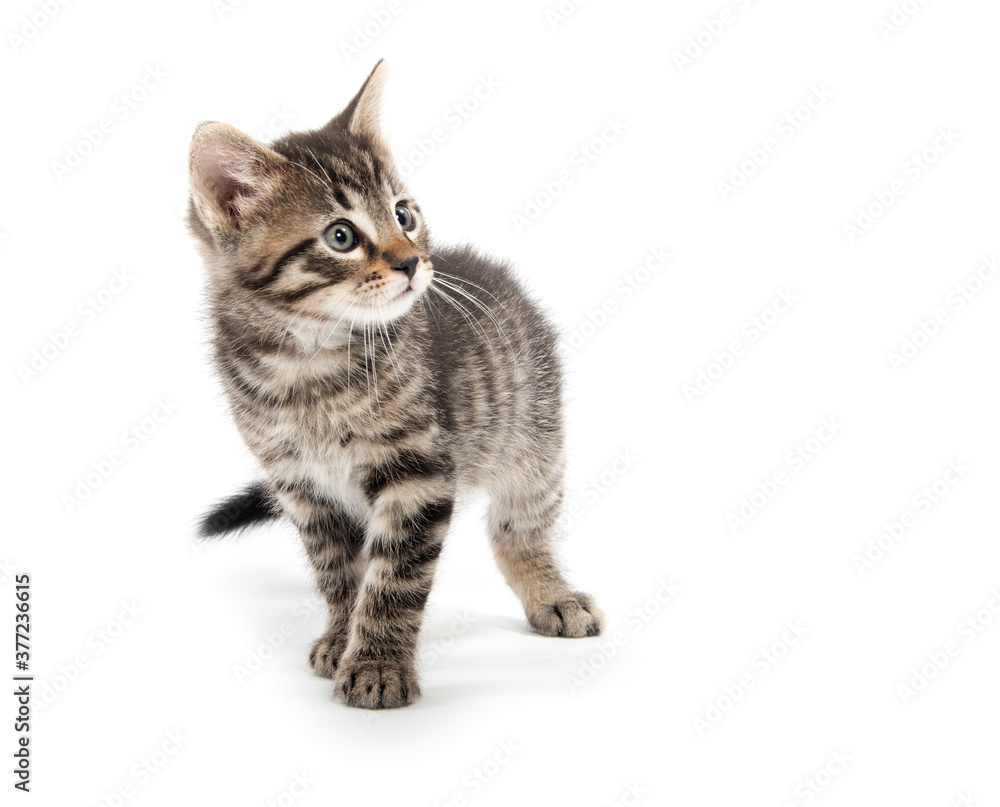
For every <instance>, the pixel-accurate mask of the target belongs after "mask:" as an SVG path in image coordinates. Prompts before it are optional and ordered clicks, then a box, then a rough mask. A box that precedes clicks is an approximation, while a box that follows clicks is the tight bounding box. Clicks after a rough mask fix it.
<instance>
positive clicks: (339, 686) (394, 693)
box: [333, 658, 420, 709]
mask: <svg viewBox="0 0 1000 807" xmlns="http://www.w3.org/2000/svg"><path fill="white" fill-rule="evenodd" d="M333 692H334V695H336V696H337V697H338V698H340V700H341V701H343V702H344V703H345V704H346V705H347V706H354V707H357V708H359V709H395V708H397V707H399V706H408V705H409V704H411V703H413V701H415V700H416V699H417V698H419V697H420V686H419V685H418V683H417V674H416V671H415V670H414V669H413V664H412V663H411V662H409V661H405V662H401V661H387V660H383V659H352V658H345V659H343V660H342V661H341V662H340V665H339V666H338V667H337V672H336V674H335V675H334V677H333Z"/></svg>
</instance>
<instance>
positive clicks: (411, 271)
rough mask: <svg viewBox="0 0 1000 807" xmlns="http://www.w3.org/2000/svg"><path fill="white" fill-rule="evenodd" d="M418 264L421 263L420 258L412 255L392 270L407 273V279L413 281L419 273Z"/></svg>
mask: <svg viewBox="0 0 1000 807" xmlns="http://www.w3.org/2000/svg"><path fill="white" fill-rule="evenodd" d="M418 263H420V258H418V257H417V256H416V255H411V256H410V257H409V258H406V259H404V260H401V261H400V262H399V263H397V264H396V265H395V266H394V267H392V268H393V269H395V270H396V271H397V272H406V277H407V279H408V280H413V276H414V275H415V274H416V273H417V264H418Z"/></svg>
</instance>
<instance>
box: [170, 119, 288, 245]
mask: <svg viewBox="0 0 1000 807" xmlns="http://www.w3.org/2000/svg"><path fill="white" fill-rule="evenodd" d="M285 162H287V160H286V159H285V158H284V157H283V156H281V155H280V154H278V153H277V152H276V151H274V150H273V149H271V148H268V147H267V146H265V145H264V144H263V143H259V142H258V141H256V140H254V139H253V138H252V137H250V136H249V135H245V134H243V132H241V131H240V130H239V129H236V128H234V127H232V126H229V125H228V124H225V123H203V124H202V125H201V126H199V127H198V129H197V131H196V132H195V133H194V138H193V139H192V140H191V155H190V162H189V167H190V174H191V198H192V199H193V200H194V204H195V207H196V208H197V210H198V214H199V215H200V216H201V218H202V221H204V222H205V224H206V225H208V227H209V228H210V229H217V228H218V229H221V230H223V231H224V232H229V233H234V232H238V231H239V230H242V229H245V228H246V226H247V223H248V222H249V221H250V220H251V219H252V218H253V216H254V214H255V213H256V212H257V211H258V210H259V209H260V206H261V203H262V202H263V201H264V199H265V197H267V195H268V193H269V191H270V190H271V189H272V188H273V187H274V185H275V183H276V181H277V174H278V171H279V170H280V169H281V166H282V163H285Z"/></svg>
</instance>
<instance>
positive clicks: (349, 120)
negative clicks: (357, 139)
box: [327, 59, 388, 144]
mask: <svg viewBox="0 0 1000 807" xmlns="http://www.w3.org/2000/svg"><path fill="white" fill-rule="evenodd" d="M387 74H388V68H387V67H386V66H385V60H384V59H379V60H378V64H376V65H375V67H374V68H373V69H372V72H371V73H369V74H368V78H367V79H365V83H364V84H362V85H361V89H360V90H358V94H357V95H355V96H354V98H352V99H351V103H349V104H348V105H347V106H346V107H344V111H343V112H341V113H340V114H339V115H337V117H335V118H334V119H333V120H331V121H330V122H329V123H328V124H327V128H333V127H335V128H338V129H344V130H346V131H347V133H348V134H351V135H356V136H361V137H367V138H369V139H370V140H373V141H374V142H375V143H379V144H381V143H382V127H381V125H380V112H381V106H382V89H383V87H384V86H385V80H386V76H387Z"/></svg>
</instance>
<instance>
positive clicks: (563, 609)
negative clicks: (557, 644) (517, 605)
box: [525, 591, 604, 638]
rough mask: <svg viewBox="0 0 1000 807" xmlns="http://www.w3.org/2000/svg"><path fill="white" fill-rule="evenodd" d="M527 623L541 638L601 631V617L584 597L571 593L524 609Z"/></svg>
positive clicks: (588, 596)
mask: <svg viewBox="0 0 1000 807" xmlns="http://www.w3.org/2000/svg"><path fill="white" fill-rule="evenodd" d="M525 613H526V614H527V616H528V624H529V625H531V627H532V629H533V630H534V631H535V632H536V633H541V634H543V635H545V636H567V637H572V638H579V637H581V636H597V635H598V634H600V632H601V631H602V630H603V629H604V614H603V613H602V612H601V609H600V608H598V607H597V606H596V605H594V600H593V599H592V598H591V597H590V595H588V594H581V593H580V592H578V591H577V592H573V593H572V594H568V595H566V596H565V597H560V598H559V599H558V600H555V601H553V602H543V603H537V604H534V605H530V606H528V607H526V608H525Z"/></svg>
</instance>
